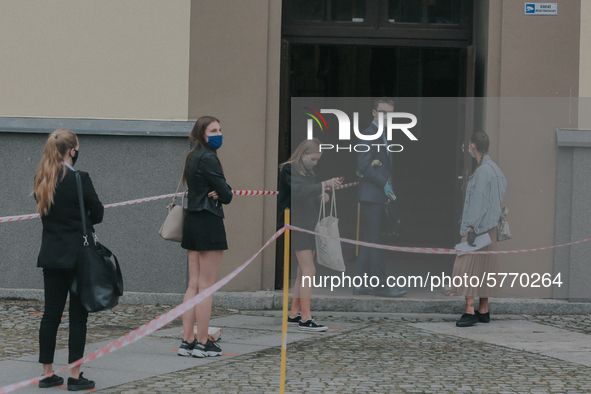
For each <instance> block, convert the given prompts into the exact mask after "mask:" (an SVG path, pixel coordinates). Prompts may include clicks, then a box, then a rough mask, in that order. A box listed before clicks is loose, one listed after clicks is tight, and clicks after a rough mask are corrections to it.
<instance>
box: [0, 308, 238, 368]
mask: <svg viewBox="0 0 591 394" xmlns="http://www.w3.org/2000/svg"><path fill="white" fill-rule="evenodd" d="M171 308H172V306H168V305H117V306H116V307H115V308H113V309H112V310H110V311H104V312H100V313H91V314H89V315H88V333H87V336H86V342H87V343H95V342H101V341H105V340H108V339H116V338H119V337H121V336H122V335H125V334H127V333H128V332H130V331H132V330H135V329H136V328H137V327H139V326H141V325H142V324H145V323H147V322H149V321H150V320H152V319H154V318H156V317H158V316H160V315H161V314H163V313H165V312H167V311H169V310H170V309H171ZM228 313H229V312H228V311H226V310H219V309H214V310H213V312H212V315H213V316H225V315H226V314H228ZM42 314H43V302H40V301H22V300H5V299H0V361H2V360H9V359H11V358H15V357H22V356H27V355H31V354H37V353H38V352H39V344H38V339H39V323H40V322H41V316H42ZM63 319H64V321H63V322H62V324H60V328H59V330H58V334H57V349H63V348H66V347H67V345H68V324H67V319H68V310H67V306H66V311H65V312H64V316H63ZM175 326H182V322H181V320H180V319H176V320H175V321H173V322H171V323H169V324H168V325H167V328H170V327H175Z"/></svg>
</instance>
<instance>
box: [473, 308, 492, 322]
mask: <svg viewBox="0 0 591 394" xmlns="http://www.w3.org/2000/svg"><path fill="white" fill-rule="evenodd" d="M474 314H476V317H477V318H478V323H490V312H486V313H480V312H478V309H474Z"/></svg>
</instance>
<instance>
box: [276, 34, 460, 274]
mask: <svg viewBox="0 0 591 394" xmlns="http://www.w3.org/2000/svg"><path fill="white" fill-rule="evenodd" d="M284 51H285V52H287V58H284V61H286V62H287V64H286V65H284V66H287V67H286V68H287V69H288V71H289V72H286V73H285V74H284V81H283V83H284V94H285V93H287V94H288V97H289V98H292V97H391V98H394V100H396V97H400V98H402V97H405V98H408V97H416V98H421V97H422V98H433V97H437V98H445V97H447V98H450V100H449V101H448V103H449V102H452V103H454V102H456V101H455V100H454V99H452V98H458V97H464V96H466V86H467V78H466V77H467V74H468V70H467V65H468V64H469V62H468V61H467V58H468V51H467V49H466V48H455V47H451V48H445V47H384V46H347V45H320V44H293V45H289V46H288V50H285V48H284ZM286 79H287V80H286ZM401 100H402V99H401ZM370 102H371V101H370V100H368V108H367V113H366V114H361V115H360V117H361V119H363V120H362V122H366V123H367V124H369V122H370V121H371V107H370V105H371V104H370ZM417 103H420V100H417ZM289 105H290V103H289V100H288V102H287V103H284V106H286V108H284V111H283V114H284V116H285V118H284V123H283V124H284V125H286V126H287V127H286V128H284V129H283V130H282V132H283V133H284V135H283V136H282V137H283V138H280V140H281V141H283V146H282V147H283V149H282V152H281V153H280V156H281V157H280V160H281V161H284V160H286V159H287V158H288V157H289V155H290V152H291V146H290V138H289V135H290V134H288V133H289V125H290V123H291V122H290V119H289V116H290V115H289V114H290V113H291V110H290V107H289ZM417 105H418V107H416V108H414V109H413V110H411V111H409V112H412V113H415V114H417V113H420V111H423V114H422V115H423V116H422V117H421V118H422V119H423V121H422V123H421V127H420V129H419V130H417V133H418V138H419V142H418V143H416V144H408V145H406V146H405V151H404V154H401V155H395V157H394V162H393V169H394V173H393V178H394V179H393V182H394V183H395V185H396V186H395V189H396V194H397V196H398V197H399V201H398V202H399V206H400V208H401V211H402V223H403V231H402V233H401V235H400V236H397V237H396V238H395V239H392V240H391V242H390V243H391V244H395V245H399V246H429V247H446V248H448V247H453V245H454V244H455V243H456V242H457V241H458V240H459V239H458V238H459V235H458V232H459V225H458V221H459V219H460V215H461V212H459V207H461V202H460V201H459V200H461V199H462V197H461V193H462V192H461V184H462V180H461V179H459V177H460V176H461V175H462V171H463V162H464V153H463V151H462V149H461V146H462V142H463V141H464V139H465V133H466V131H465V127H464V125H465V121H466V119H465V117H466V113H465V109H464V108H462V107H461V106H460V105H455V106H454V105H453V104H452V105H451V107H449V108H448V109H449V110H448V111H446V112H445V114H443V117H442V113H441V112H438V114H437V116H436V117H430V116H429V113H428V111H429V110H430V109H429V108H432V107H433V105H421V104H417ZM448 105H449V104H448ZM397 110H398V109H397ZM405 110H408V108H407V109H405ZM417 111H418V112H417ZM439 123H442V124H445V127H441V125H440V124H439ZM363 124H365V123H363ZM364 127H365V126H364ZM354 172H355V171H354V170H353V171H348V173H349V174H354ZM329 176H330V175H329ZM354 177H355V175H353V176H352V177H349V179H348V180H347V182H353V181H356V180H358V179H351V178H354ZM342 196H343V198H341V199H340V200H339V204H343V206H349V207H350V206H355V205H356V197H357V196H356V193H355V192H348V193H344V192H343V193H342ZM345 220H346V219H345ZM348 222H349V223H347V222H342V231H341V236H343V237H346V238H355V236H356V234H355V233H354V232H353V231H352V230H351V229H352V228H355V227H356V223H352V222H351V219H350V220H348ZM362 223H363V218H362ZM362 231H363V230H362ZM343 252H344V255H345V260H346V261H347V263H348V265H349V264H352V266H354V262H355V247H352V246H351V245H346V246H345V244H343ZM394 255H395V256H394ZM392 257H393V258H394V259H396V260H398V261H404V262H406V264H404V263H401V264H397V267H396V271H397V272H396V273H395V274H396V275H401V274H403V273H404V272H405V271H408V274H416V273H417V271H416V264H414V263H415V262H416V263H418V262H419V261H420V262H421V263H420V264H421V266H422V267H423V268H424V271H425V273H426V272H427V271H428V270H431V269H436V270H437V269H441V271H439V272H442V271H449V269H450V267H451V263H452V262H453V258H450V257H442V256H429V255H412V254H406V253H404V254H403V253H393V256H392ZM348 269H349V268H348ZM419 271H420V272H422V271H423V269H420V270H419ZM278 273H279V272H278ZM277 279H279V278H277Z"/></svg>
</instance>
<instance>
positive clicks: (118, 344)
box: [0, 225, 591, 394]
mask: <svg viewBox="0 0 591 394" xmlns="http://www.w3.org/2000/svg"><path fill="white" fill-rule="evenodd" d="M287 229H290V230H293V231H300V232H304V233H308V234H314V235H319V236H323V237H327V238H330V239H334V240H338V241H341V242H345V243H350V244H354V245H361V246H367V247H373V248H377V249H384V250H391V251H396V252H408V253H423V254H459V253H462V254H508V253H524V252H535V251H538V250H547V249H553V248H559V247H562V246H568V245H574V244H578V243H583V242H587V241H591V238H587V239H583V240H580V241H575V242H569V243H566V244H562V245H554V246H546V247H542V248H535V249H522V250H502V251H485V252H483V251H481V252H479V251H474V252H464V251H456V250H455V249H444V248H417V247H407V246H389V245H380V244H374V243H370V242H362V241H355V240H352V239H347V238H337V237H332V236H327V235H322V234H319V233H317V232H314V231H310V230H306V229H303V228H300V227H296V226H291V225H285V226H284V227H283V228H281V229H280V230H279V231H277V232H276V233H275V234H273V236H272V237H271V238H269V240H268V241H267V242H266V243H265V244H264V245H263V247H262V248H260V249H259V251H258V252H256V253H255V254H254V255H253V256H252V257H251V258H249V259H248V260H247V261H245V262H244V263H243V264H242V265H240V266H239V267H238V268H236V269H235V270H234V271H232V272H231V273H229V274H228V275H226V276H225V277H224V278H222V279H221V280H220V281H218V282H217V283H216V284H214V285H213V286H211V287H210V288H208V289H207V290H205V292H203V293H200V294H198V295H196V296H195V297H193V298H191V299H190V300H188V301H186V302H184V303H182V304H181V305H179V306H177V307H176V308H173V309H171V310H170V311H168V312H166V313H165V314H163V315H161V316H160V317H157V318H156V319H154V320H152V321H150V322H148V323H146V324H144V325H143V326H141V327H138V328H137V329H135V330H134V331H132V332H130V333H127V334H125V335H124V336H122V337H121V338H119V339H116V340H114V341H113V342H111V343H109V344H108V345H105V346H103V347H102V348H100V349H98V350H96V351H94V352H92V353H91V354H89V355H88V356H86V357H84V358H82V359H80V360H78V361H76V362H74V363H72V364H70V365H67V366H65V367H63V368H62V369H60V370H58V371H57V372H63V371H66V370H69V369H72V368H74V367H76V366H78V365H82V364H84V363H85V362H87V361H92V360H96V359H97V358H99V357H102V356H105V355H107V354H109V353H112V352H114V351H116V350H119V349H121V348H123V347H125V346H127V345H130V344H132V343H134V342H137V341H138V340H140V339H141V338H143V337H145V336H147V335H149V334H151V333H153V332H154V331H156V330H159V329H160V328H162V327H164V326H165V325H167V324H168V323H170V322H171V321H173V320H174V319H176V318H177V317H179V316H181V315H182V314H184V313H185V312H186V311H188V310H189V309H191V308H193V307H194V306H195V305H197V304H198V303H200V302H201V301H203V300H204V299H205V298H207V297H209V296H211V295H212V294H213V293H215V292H216V291H218V290H219V289H220V288H222V287H223V286H224V285H226V284H227V283H228V282H230V281H231V280H232V279H234V278H235V277H236V276H237V275H238V274H239V273H240V272H242V271H243V270H244V269H245V268H246V267H247V266H248V265H249V264H250V263H251V262H252V261H253V260H254V259H255V258H256V257H257V256H258V255H259V254H261V252H262V251H263V250H265V249H266V248H267V247H268V246H269V245H270V244H271V243H273V242H274V241H275V240H276V239H277V238H279V236H280V235H281V234H282V233H283V232H284V231H285V230H287ZM49 376H50V375H44V376H40V377H36V378H33V379H29V380H25V381H22V382H19V383H13V384H10V385H8V386H4V387H1V388H0V394H7V393H10V392H12V391H15V390H18V389H20V388H23V387H25V386H28V385H30V384H32V383H35V382H38V381H40V380H41V379H44V378H46V377H49Z"/></svg>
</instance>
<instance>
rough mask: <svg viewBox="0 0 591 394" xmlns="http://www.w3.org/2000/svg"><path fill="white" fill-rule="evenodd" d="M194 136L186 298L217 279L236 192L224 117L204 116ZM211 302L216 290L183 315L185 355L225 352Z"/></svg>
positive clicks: (189, 162)
mask: <svg viewBox="0 0 591 394" xmlns="http://www.w3.org/2000/svg"><path fill="white" fill-rule="evenodd" d="M189 140H190V141H191V142H193V143H195V144H196V145H195V148H193V149H192V150H191V151H190V152H189V154H188V155H187V158H186V159H185V171H184V173H183V179H182V181H183V182H186V183H187V187H188V189H189V193H188V196H187V200H188V202H187V214H186V216H185V220H184V222H183V240H182V243H181V247H182V248H183V249H187V253H188V261H189V262H188V264H189V285H188V286H187V291H186V292H185V299H184V301H183V302H185V301H187V300H189V299H191V298H193V297H195V296H196V295H197V294H200V293H202V292H204V291H205V290H207V289H208V288H209V287H211V286H212V285H214V284H215V282H216V281H217V278H218V275H219V272H220V268H221V266H222V257H223V255H224V250H227V249H228V243H227V241H226V228H225V227H224V210H223V208H222V204H229V203H230V201H232V196H233V193H232V189H231V188H230V186H229V185H228V183H227V182H226V178H225V176H224V170H223V169H222V164H221V163H220V159H219V158H218V156H217V150H218V149H219V148H220V147H221V146H222V141H223V135H222V127H221V126H220V121H219V120H218V119H216V118H214V117H213V116H202V117H200V118H199V119H197V121H196V122H195V125H194V126H193V130H191V134H190V136H189ZM211 306H212V296H209V297H207V298H205V299H204V300H203V301H202V302H201V303H199V304H197V305H195V308H193V309H191V310H188V311H187V312H185V314H184V315H183V340H182V342H181V346H180V347H179V350H178V355H179V356H193V357H211V356H221V355H222V349H221V348H220V347H219V346H218V345H217V344H216V343H214V342H212V341H211V340H210V339H209V337H208V335H207V332H208V330H209V320H210V318H211ZM195 321H196V322H197V338H195V332H194V326H195Z"/></svg>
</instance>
